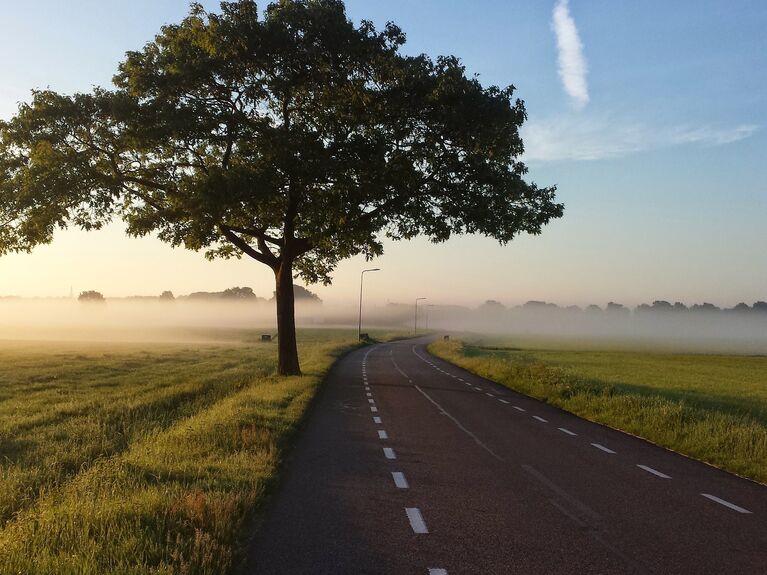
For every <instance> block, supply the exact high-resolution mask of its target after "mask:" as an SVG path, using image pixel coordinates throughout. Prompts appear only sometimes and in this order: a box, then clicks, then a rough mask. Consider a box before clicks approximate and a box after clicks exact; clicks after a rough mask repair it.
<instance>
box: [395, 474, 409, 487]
mask: <svg viewBox="0 0 767 575" xmlns="http://www.w3.org/2000/svg"><path fill="white" fill-rule="evenodd" d="M391 476H392V479H394V485H396V486H397V488H398V489H408V488H409V487H410V485H408V483H407V479H405V474H404V473H402V472H401V471H392V472H391Z"/></svg>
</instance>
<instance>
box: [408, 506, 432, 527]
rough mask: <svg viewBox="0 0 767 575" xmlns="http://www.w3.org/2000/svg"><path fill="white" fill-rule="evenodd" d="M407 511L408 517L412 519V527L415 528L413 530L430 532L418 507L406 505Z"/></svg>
mask: <svg viewBox="0 0 767 575" xmlns="http://www.w3.org/2000/svg"><path fill="white" fill-rule="evenodd" d="M405 513H407V518H408V519H409V520H410V527H412V528H413V532H415V533H428V532H429V530H428V529H426V523H424V520H423V516H422V515H421V511H420V510H419V509H418V508H417V507H405Z"/></svg>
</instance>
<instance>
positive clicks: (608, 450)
mask: <svg viewBox="0 0 767 575" xmlns="http://www.w3.org/2000/svg"><path fill="white" fill-rule="evenodd" d="M591 445H593V446H594V447H596V448H597V449H601V450H602V451H604V452H605V453H610V454H612V455H615V452H614V451H613V450H612V449H610V448H609V447H605V446H604V445H600V444H599V443H592V444H591Z"/></svg>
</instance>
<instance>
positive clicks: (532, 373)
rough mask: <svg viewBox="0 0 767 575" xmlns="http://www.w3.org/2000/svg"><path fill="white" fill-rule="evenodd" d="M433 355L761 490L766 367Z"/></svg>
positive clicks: (485, 352) (642, 358)
mask: <svg viewBox="0 0 767 575" xmlns="http://www.w3.org/2000/svg"><path fill="white" fill-rule="evenodd" d="M429 349H430V351H432V352H433V353H435V354H436V355H438V356H440V357H442V358H444V359H446V360H448V361H451V362H453V363H455V364H456V365H459V366H461V367H463V368H465V369H468V370H469V371H472V372H474V373H476V374H477V375H480V376H482V377H485V378H487V379H490V380H493V381H496V382H498V383H500V384H502V385H505V386H507V387H509V388H511V389H514V390H516V391H519V392H521V393H524V394H526V395H529V396H531V397H535V398H537V399H541V400H543V401H546V402H548V403H551V404H552V405H556V406H558V407H561V408H563V409H566V410H567V411H570V412H572V413H575V414H577V415H579V416H581V417H584V418H586V419H590V420H592V421H596V422H599V423H603V424H606V425H609V426H611V427H615V428H618V429H621V430H624V431H627V432H629V433H632V434H634V435H638V436H640V437H644V438H646V439H648V440H650V441H652V442H654V443H656V444H658V445H662V446H664V447H667V448H670V449H673V450H675V451H678V452H680V453H683V454H685V455H688V456H691V457H694V458H696V459H700V460H702V461H705V462H707V463H710V464H712V465H715V466H717V467H720V468H722V469H726V470H728V471H731V472H733V473H737V474H739V475H742V476H744V477H749V478H751V479H754V480H756V481H759V482H762V483H767V379H765V374H767V358H765V357H745V356H721V355H689V354H672V353H658V352H636V353H631V352H625V351H593V350H592V351H581V352H578V351H573V350H571V349H569V350H565V351H555V350H551V349H546V350H534V349H518V348H507V349H503V348H499V347H493V348H486V347H483V346H482V343H481V342H477V343H476V344H473V345H472V344H468V343H465V342H460V341H451V342H443V341H440V342H436V343H433V344H432V345H431V346H430V347H429Z"/></svg>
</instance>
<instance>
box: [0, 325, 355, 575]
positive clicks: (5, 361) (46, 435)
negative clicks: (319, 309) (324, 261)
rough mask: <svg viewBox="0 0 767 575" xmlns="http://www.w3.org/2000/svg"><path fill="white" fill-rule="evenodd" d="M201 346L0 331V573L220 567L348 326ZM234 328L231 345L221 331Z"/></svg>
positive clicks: (234, 557) (232, 553)
mask: <svg viewBox="0 0 767 575" xmlns="http://www.w3.org/2000/svg"><path fill="white" fill-rule="evenodd" d="M256 335H257V334H256V333H255V332H238V333H234V332H230V333H228V334H227V337H226V338H222V341H221V342H219V343H210V344H183V345H177V344H152V345H149V344H144V345H139V344H77V343H66V344H63V343H62V344H42V343H29V344H23V343H10V342H0V573H8V574H10V573H14V574H15V573H23V574H43V573H57V574H69V573H71V574H79V575H85V574H96V573H98V574H104V573H120V574H130V573H135V574H138V573H141V574H147V573H158V574H159V573H163V574H165V573H167V574H170V573H173V574H217V575H218V574H224V573H227V572H231V571H232V570H233V568H235V567H236V566H237V563H238V560H239V558H240V554H239V552H240V546H241V543H242V542H243V536H244V535H247V531H248V526H249V525H251V524H252V519H253V517H254V513H255V512H256V511H257V510H258V508H259V506H260V505H261V504H262V503H263V500H264V497H265V495H266V494H267V493H268V491H269V487H270V485H272V484H273V482H274V480H275V477H276V473H277V469H278V465H279V463H280V459H281V454H282V451H283V449H284V448H285V447H286V446H287V445H288V444H289V442H290V440H291V437H292V436H293V435H294V432H295V430H296V428H297V424H298V423H299V422H300V420H301V417H302V415H303V414H304V412H305V410H306V407H307V405H308V403H309V401H310V400H311V398H312V397H313V396H314V394H315V391H316V390H317V387H318V384H319V383H320V381H321V380H322V377H323V375H324V374H325V373H326V371H327V369H328V368H329V366H330V365H331V364H332V362H333V360H334V359H335V358H336V357H337V356H338V355H339V354H340V353H342V352H343V351H345V350H348V349H350V348H352V347H353V346H354V345H355V344H356V342H355V341H354V340H355V339H356V333H352V332H351V331H330V330H304V331H301V332H300V334H299V338H300V343H299V347H300V352H301V361H302V368H303V370H304V373H305V375H304V376H302V377H290V378H277V377H276V376H275V375H274V372H275V363H276V362H275V354H276V351H275V345H274V344H260V343H255V336H256ZM233 337H234V339H235V340H236V341H224V340H231V339H232V338H233Z"/></svg>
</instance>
